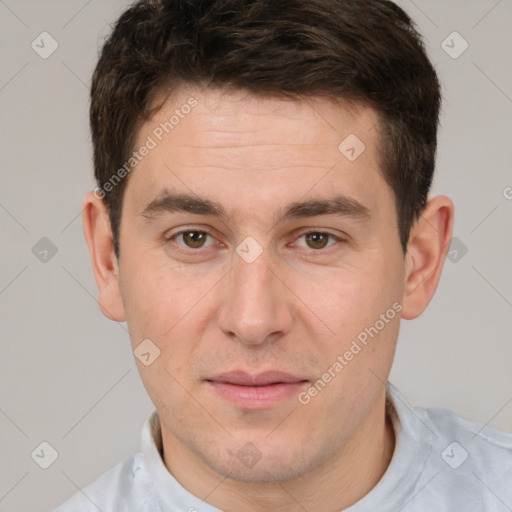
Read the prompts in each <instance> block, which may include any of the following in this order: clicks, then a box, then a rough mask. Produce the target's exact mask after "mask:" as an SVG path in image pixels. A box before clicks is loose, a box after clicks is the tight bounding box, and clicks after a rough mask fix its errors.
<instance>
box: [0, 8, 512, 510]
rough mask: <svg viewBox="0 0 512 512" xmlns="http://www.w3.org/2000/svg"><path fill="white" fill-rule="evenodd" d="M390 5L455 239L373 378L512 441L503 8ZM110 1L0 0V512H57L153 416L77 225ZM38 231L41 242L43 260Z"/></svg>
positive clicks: (508, 105)
mask: <svg viewBox="0 0 512 512" xmlns="http://www.w3.org/2000/svg"><path fill="white" fill-rule="evenodd" d="M399 3H400V5H401V6H402V7H403V8H404V9H405V10H406V11H407V12H408V13H409V14H410V15H411V16H412V17H413V19H414V20H415V21H416V23H417V24H418V27H419V30H420V32H421V33H423V34H424V36H425V40H426V44H427V47H428V51H429V54H430V55H431V58H432V60H433V62H434V64H435V65H436V67H437V69H438V71H439V74H440V78H441V81H442V83H443V86H444V109H443V115H442V122H441V130H440V140H439V143H440V147H439V158H438V169H437V177H436V179H435V184H434V189H433V194H434V195H435V194H440V193H442V194H446V195H448V196H450V197H451V198H452V199H453V201H454V203H455V207H456V220H455V228H454V236H455V237H457V239H458V240H459V242H457V244H458V245H457V246H456V245H453V247H452V248H453V249H455V250H456V251H457V253H455V252H453V253H452V259H453V260H454V261H447V262H446V265H445V269H444V271H443V276H442V279H441V284H440V286H439V288H438V291H437V294H436V296H435V298H434V299H433V301H432V302H431V304H430V305H429V307H428V309H427V311H426V312H425V313H424V314H423V315H422V317H420V318H419V319H417V320H415V321H404V322H403V323H402V330H401V333H400V340H399V348H398V352H397V356H396V360H395V366H394V368H393V371H392V375H391V379H390V380H391V382H393V383H394V384H395V386H397V387H398V388H399V389H401V391H402V392H403V393H404V394H405V395H406V396H407V397H408V398H409V400H410V401H411V403H412V404H413V405H421V406H428V407H432V406H439V407H446V408H450V409H452V410H454V411H455V412H457V413H458V414H459V415H461V416H463V417H465V418H467V419H471V420H479V421H481V422H482V423H488V424H490V425H493V426H496V427H499V428H501V429H504V430H507V431H509V432H512V371H511V370H512V344H511V343H510V332H511V330H512V315H511V308H512V286H511V284H512V283H511V274H512V268H511V264H510V262H511V261H512V236H511V234H512V230H511V220H512V217H511V215H510V213H511V212H510V210H511V208H512V200H511V199H507V196H508V198H510V197H512V189H511V188H507V187H512V175H511V171H510V169H511V163H512V162H511V160H512V153H511V150H510V148H511V141H512V138H511V135H512V134H511V132H512V122H511V110H512V99H511V98H512V72H511V67H510V51H511V49H512V31H511V29H510V27H512V1H511V0H500V1H496V0H479V1H467V0H464V1H463V0H458V1H450V2H446V1H444V0H437V1H423V2H420V0H416V1H415V2H413V1H411V0H403V1H400V2H399ZM127 5H128V3H127V2H124V1H118V0H116V1H109V2H100V1H99V0H89V1H84V0H73V1H66V2H63V1H61V2H58V1H55V0H54V1H45V2H36V1H34V0H32V1H28V0H27V1H23V0H0V43H1V48H2V51H1V62H0V109H1V126H0V130H1V131H0V140H1V141H2V142H1V146H0V162H1V172H2V184H3V185H2V187H1V190H0V225H1V240H2V263H1V266H0V307H1V314H2V342H1V352H2V353H1V357H0V379H1V380H0V382H1V386H0V443H1V460H2V464H1V465H0V510H2V511H17V512H22V511H29V510H30V511H32V512H34V511H44V510H48V509H50V508H52V507H54V506H56V505H57V504H58V503H60V502H61V501H63V500H64V499H65V498H67V497H68V496H69V495H71V494H72V493H74V492H76V491H77V489H78V488H80V487H82V486H84V485H86V484H88V483H89V482H91V481H92V480H94V479H96V478H97V477H98V476H100V475H101V474H102V473H103V472H104V471H106V470H107V469H108V468H110V467H111V466H113V465H114V464H116V463H117V462H119V461H121V460H122V459H124V458H126V457H128V456H130V455H131V454H132V453H133V452H135V451H138V450H139V436H140V428H141V425H142V423H143V422H144V420H145V419H146V417H147V416H148V415H149V413H150V412H151V411H152V410H153V406H152V404H151V402H150V401H149V399H148V397H147V395H146V393H145V390H144V389H143V387H142V384H141V383H140V381H139V377H138V373H137V369H136V366H135V363H134V360H133V355H132V353H131V350H130V348H129V346H130V345H129V340H128V333H127V330H126V325H125V324H117V323H115V322H112V321H110V320H108V319H106V318H104V317H103V316H102V315H101V313H100V311H99V308H98V305H97V302H96V297H97V290H96V284H95V281H94V278H93V273H92V270H91V267H90V263H89V254H88V251H87V247H86V244H85V241H84V237H83V232H82V224H81V216H80V214H81V200H82V197H83V195H84V194H85V193H86V192H87V191H88V190H90V189H92V188H93V187H94V181H93V174H92V165H91V146H90V136H89V132H88V117H87V116H88V86H89V84H90V77H91V73H92V70H93V67H94V65H95V62H96V59H97V50H98V48H99V46H100V45H101V42H102V39H103V37H104V36H105V35H106V34H107V33H108V32H109V30H110V29H109V24H110V23H112V22H113V21H115V19H116V18H117V17H118V15H119V14H120V13H121V12H122V10H124V8H125V7H126V6H127ZM43 31H47V32H49V33H50V34H51V36H52V37H53V38H54V39H55V40H56V41H57V42H58V45H59V46H58V48H57V50H56V51H55V52H54V53H53V54H52V55H51V56H50V57H48V58H47V59H43V58H41V57H40V56H39V55H38V54H37V53H36V52H35V51H34V50H33V49H32V47H31V43H32V41H34V40H36V42H37V41H40V38H39V37H38V36H39V34H40V33H41V32H43ZM453 31H457V32H458V33H460V34H461V36H462V37H463V38H464V39H465V40H466V41H467V43H468V44H469V47H468V49H467V50H466V51H465V52H464V53H463V54H461V55H460V56H458V58H453V57H452V56H450V55H448V54H447V53H446V52H445V51H444V49H443V48H442V46H441V44H442V42H443V41H444V40H445V39H446V38H447V36H449V35H450V34H451V33H452V32H453ZM461 43H462V41H461V40H460V39H457V38H455V39H454V38H453V37H451V38H448V39H447V43H445V44H449V45H450V46H452V47H453V48H452V49H451V50H450V51H451V52H452V54H453V53H454V52H458V51H460V49H461V48H462V46H461ZM45 48H46V49H48V48H49V45H48V44H46V45H45ZM507 63H508V64H507ZM43 237H47V238H49V239H50V240H51V241H52V242H53V244H55V246H56V247H57V253H56V254H55V255H53V256H52V257H50V256H51V253H49V254H48V256H47V261H46V262H43V261H40V259H39V258H38V257H36V255H35V254H34V253H33V251H32V248H33V247H34V246H35V245H36V244H37V243H38V242H39V240H40V239H41V238H43ZM40 243H41V242H40ZM462 244H463V246H464V247H466V248H467V253H465V254H463V250H461V248H462V249H463V246H462ZM36 247H38V246H36ZM36 252H37V251H36ZM40 257H41V255H40ZM42 441H47V442H49V443H50V444H51V445H52V446H53V447H54V448H55V449H56V450H57V452H58V455H59V456H58V458H57V460H56V461H55V463H54V464H53V465H51V466H50V467H49V468H48V469H46V470H44V469H42V468H40V467H39V466H38V465H37V464H36V463H35V462H34V460H33V459H32V458H31V453H32V452H33V450H34V449H35V448H36V447H38V446H39V444H40V443H41V442H42Z"/></svg>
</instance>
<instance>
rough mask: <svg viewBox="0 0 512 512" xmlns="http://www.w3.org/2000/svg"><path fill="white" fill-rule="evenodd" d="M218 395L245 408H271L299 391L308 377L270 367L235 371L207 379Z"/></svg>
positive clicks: (307, 381)
mask: <svg viewBox="0 0 512 512" xmlns="http://www.w3.org/2000/svg"><path fill="white" fill-rule="evenodd" d="M205 382H206V383H207V385H209V386H210V388H211V389H212V391H213V392H214V393H216V394H217V395H218V396H220V397H221V398H223V399H224V400H227V401H229V402H231V403H232V404H234V405H235V406H237V407H239V408H242V409H269V408H272V407H274V406H276V405H277V404H279V403H280V402H282V401H283V400H285V399H287V398H290V397H292V396H294V395H296V394H297V393H298V392H299V390H300V388H302V387H303V386H305V385H306V384H307V383H309V380H307V379H304V378H302V377H299V376H296V375H292V374H290V373H285V372H278V371H269V372H264V373H260V374H257V375H250V374H247V373H245V372H241V371H235V372H229V373H221V374H218V375H215V376H213V377H211V378H208V379H205Z"/></svg>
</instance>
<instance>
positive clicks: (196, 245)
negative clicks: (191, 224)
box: [172, 231, 209, 249]
mask: <svg viewBox="0 0 512 512" xmlns="http://www.w3.org/2000/svg"><path fill="white" fill-rule="evenodd" d="M180 236H181V237H182V239H183V242H184V243H185V245H186V246H187V247H189V248H191V249H200V248H201V247H203V246H204V244H205V241H206V238H207V237H208V236H209V235H208V233H205V232H204V231H181V232H180V233H177V234H176V235H175V236H174V237H172V238H178V237H180Z"/></svg>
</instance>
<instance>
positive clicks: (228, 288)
mask: <svg viewBox="0 0 512 512" xmlns="http://www.w3.org/2000/svg"><path fill="white" fill-rule="evenodd" d="M283 277H284V276H283ZM283 277H280V276H279V268H278V265H275V264H273V262H272V256H271V255H270V254H269V252H268V251H267V250H263V252H262V253H261V254H260V255H259V256H258V257H257V258H256V259H255V260H254V261H252V262H248V261H246V260H245V259H244V258H243V257H241V256H239V255H238V253H237V254H235V255H234V258H233V268H232V270H231V272H229V274H228V276H226V280H225V283H224V293H223V295H222V297H223V301H222V304H221V306H220V312H219V317H218V318H219V327H220V329H221V330H222V331H223V332H224V333H225V334H226V335H228V336H230V337H231V338H233V339H237V340H239V342H241V343H244V344H246V345H253V346H257V345H262V344H265V343H268V342H270V341H273V340H276V339H278V338H279V337H282V336H283V335H284V334H285V333H286V332H288V331H289V329H290V327H291V324H292V318H293V315H292V313H291V310H290V307H291V305H290V304H289V300H290V292H289V290H288V288H287V287H286V286H285V284H284V283H283V281H285V280H284V279H283Z"/></svg>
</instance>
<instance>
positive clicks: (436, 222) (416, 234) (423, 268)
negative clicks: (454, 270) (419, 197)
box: [402, 196, 454, 320]
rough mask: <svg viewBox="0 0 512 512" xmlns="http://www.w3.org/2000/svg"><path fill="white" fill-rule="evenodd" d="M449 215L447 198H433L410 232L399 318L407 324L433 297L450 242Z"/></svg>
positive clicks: (451, 216)
mask: <svg viewBox="0 0 512 512" xmlns="http://www.w3.org/2000/svg"><path fill="white" fill-rule="evenodd" d="M453 214H454V208H453V203H452V201H451V200H450V198H448V197H446V196H437V197H434V198H432V199H430V200H429V201H428V202H427V206H426V207H425V209H424V210H423V212H422V214H421V216H420V218H419V219H418V221H417V222H416V223H415V224H414V226H413V228H412V229H411V234H410V237H409V243H408V244H407V253H406V255H405V260H406V271H405V286H404V296H403V300H402V304H403V309H402V318H405V319H407V320H411V319H413V318H416V317H418V316H419V315H421V313H423V311H424V310H425V308H426V307H427V305H428V303H429V302H430V300H431V299H432V297H433V296H434V293H435V291H436V289H437V285H438V283H439V279H440V277H441V271H442V270H443V265H444V262H445V259H446V253H447V251H448V248H449V246H450V241H451V238H452V231H453Z"/></svg>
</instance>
